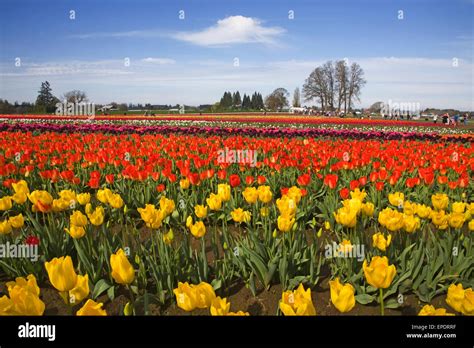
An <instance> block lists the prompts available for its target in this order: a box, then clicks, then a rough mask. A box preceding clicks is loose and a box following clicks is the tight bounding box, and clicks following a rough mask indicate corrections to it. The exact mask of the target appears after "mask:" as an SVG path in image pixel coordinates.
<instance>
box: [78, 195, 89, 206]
mask: <svg viewBox="0 0 474 348" xmlns="http://www.w3.org/2000/svg"><path fill="white" fill-rule="evenodd" d="M76 198H77V201H78V202H79V204H80V205H86V204H87V203H89V202H90V201H91V194H90V193H80V194H78V195H77V196H76Z"/></svg>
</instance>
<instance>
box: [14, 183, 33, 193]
mask: <svg viewBox="0 0 474 348" xmlns="http://www.w3.org/2000/svg"><path fill="white" fill-rule="evenodd" d="M12 188H13V191H15V193H24V194H28V193H30V189H29V188H28V184H27V182H26V181H25V180H20V181H18V182H16V183H12Z"/></svg>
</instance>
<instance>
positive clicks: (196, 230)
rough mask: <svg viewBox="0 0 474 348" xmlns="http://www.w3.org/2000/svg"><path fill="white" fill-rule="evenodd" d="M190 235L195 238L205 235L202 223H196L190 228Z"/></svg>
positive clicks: (204, 227)
mask: <svg viewBox="0 0 474 348" xmlns="http://www.w3.org/2000/svg"><path fill="white" fill-rule="evenodd" d="M190 231H191V234H192V235H193V236H194V237H196V238H201V237H202V236H204V235H205V234H206V226H205V225H204V222H202V221H197V222H196V223H195V224H193V225H191V227H190Z"/></svg>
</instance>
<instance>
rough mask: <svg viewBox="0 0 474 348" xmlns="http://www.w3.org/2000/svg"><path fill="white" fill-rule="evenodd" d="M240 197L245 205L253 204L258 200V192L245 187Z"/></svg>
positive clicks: (252, 188) (253, 188)
mask: <svg viewBox="0 0 474 348" xmlns="http://www.w3.org/2000/svg"><path fill="white" fill-rule="evenodd" d="M242 196H244V199H245V201H246V202H247V203H249V204H254V203H255V202H257V200H258V190H257V189H256V188H255V187H246V188H245V190H244V191H243V192H242Z"/></svg>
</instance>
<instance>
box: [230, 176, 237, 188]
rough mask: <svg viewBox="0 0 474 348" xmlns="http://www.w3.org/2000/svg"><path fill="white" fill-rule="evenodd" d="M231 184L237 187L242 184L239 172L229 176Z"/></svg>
mask: <svg viewBox="0 0 474 348" xmlns="http://www.w3.org/2000/svg"><path fill="white" fill-rule="evenodd" d="M229 182H230V186H232V187H236V186H239V185H240V177H239V176H238V175H237V174H232V175H231V176H230V177H229Z"/></svg>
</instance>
